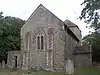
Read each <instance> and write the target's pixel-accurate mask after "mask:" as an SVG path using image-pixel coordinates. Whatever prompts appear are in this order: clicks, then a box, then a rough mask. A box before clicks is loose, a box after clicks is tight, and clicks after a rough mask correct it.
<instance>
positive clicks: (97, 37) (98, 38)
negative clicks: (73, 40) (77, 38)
mask: <svg viewBox="0 0 100 75" xmlns="http://www.w3.org/2000/svg"><path fill="white" fill-rule="evenodd" d="M83 43H85V44H86V43H90V44H91V45H92V57H93V61H95V62H100V59H99V57H100V33H97V32H94V33H92V34H89V35H87V36H85V37H84V38H83Z"/></svg>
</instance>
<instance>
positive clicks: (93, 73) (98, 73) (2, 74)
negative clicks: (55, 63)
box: [0, 68, 100, 75]
mask: <svg viewBox="0 0 100 75" xmlns="http://www.w3.org/2000/svg"><path fill="white" fill-rule="evenodd" d="M0 75H22V73H21V71H12V72H10V71H9V70H2V71H0ZM24 75H65V74H64V73H61V72H43V71H39V72H32V73H31V74H24ZM73 75H100V69H98V68H77V69H75V74H73Z"/></svg>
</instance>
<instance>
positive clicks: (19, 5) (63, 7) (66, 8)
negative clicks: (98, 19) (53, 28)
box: [0, 0, 89, 36]
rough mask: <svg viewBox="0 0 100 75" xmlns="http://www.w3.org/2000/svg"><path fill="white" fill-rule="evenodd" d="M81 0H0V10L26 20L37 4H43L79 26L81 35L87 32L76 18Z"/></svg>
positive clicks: (79, 10) (83, 24) (80, 8)
mask: <svg viewBox="0 0 100 75" xmlns="http://www.w3.org/2000/svg"><path fill="white" fill-rule="evenodd" d="M82 2H83V0H0V11H3V13H4V16H13V17H19V18H21V19H24V20H27V19H28V17H29V16H30V15H31V14H32V12H34V10H35V9H36V8H37V7H38V5H39V4H43V5H44V6H45V7H46V8H47V9H49V10H50V11H51V12H52V13H54V14H55V15H56V16H58V18H60V19H61V20H63V21H64V20H65V19H69V20H71V21H72V22H74V23H75V24H77V25H78V26H79V28H80V29H81V31H82V36H85V35H87V34H88V31H89V30H88V29H86V24H85V23H84V22H83V21H80V20H79V19H77V18H78V17H79V15H80V13H81V10H82V8H83V7H82V6H81V5H80V4H81V3H82Z"/></svg>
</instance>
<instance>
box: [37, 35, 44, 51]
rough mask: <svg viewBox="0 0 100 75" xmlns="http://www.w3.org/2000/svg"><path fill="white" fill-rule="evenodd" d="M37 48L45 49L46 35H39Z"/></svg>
mask: <svg viewBox="0 0 100 75" xmlns="http://www.w3.org/2000/svg"><path fill="white" fill-rule="evenodd" d="M37 49H42V50H43V49H44V36H43V35H37Z"/></svg>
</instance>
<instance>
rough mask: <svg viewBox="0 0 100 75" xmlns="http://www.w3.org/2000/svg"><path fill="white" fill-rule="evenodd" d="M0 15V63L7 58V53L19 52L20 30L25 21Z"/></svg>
mask: <svg viewBox="0 0 100 75" xmlns="http://www.w3.org/2000/svg"><path fill="white" fill-rule="evenodd" d="M2 14H3V13H2V12H1V13H0V61H2V60H4V59H6V58H7V52H8V51H12V50H20V41H21V39H20V29H21V27H22V26H23V24H24V23H25V21H23V20H21V19H19V18H15V17H11V16H6V17H4V16H2Z"/></svg>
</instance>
